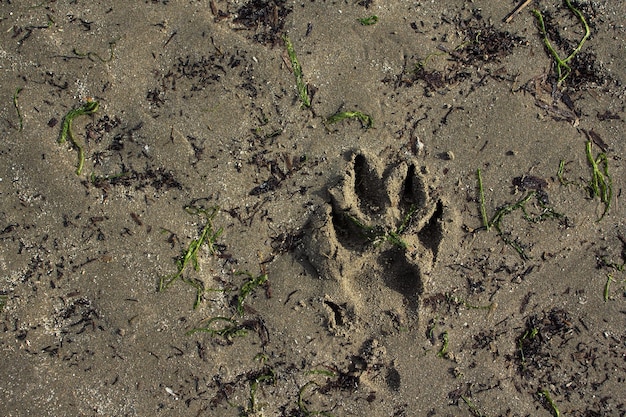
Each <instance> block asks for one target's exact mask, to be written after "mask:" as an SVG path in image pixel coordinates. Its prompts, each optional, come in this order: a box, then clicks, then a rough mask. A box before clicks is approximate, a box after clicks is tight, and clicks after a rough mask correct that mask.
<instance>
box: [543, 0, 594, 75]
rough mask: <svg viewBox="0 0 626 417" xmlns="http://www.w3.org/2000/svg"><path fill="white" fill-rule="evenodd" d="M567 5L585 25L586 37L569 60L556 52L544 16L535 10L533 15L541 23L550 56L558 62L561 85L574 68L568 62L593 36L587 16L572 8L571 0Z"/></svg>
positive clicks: (566, 0)
mask: <svg viewBox="0 0 626 417" xmlns="http://www.w3.org/2000/svg"><path fill="white" fill-rule="evenodd" d="M565 4H566V5H567V7H568V8H569V9H570V10H571V11H572V13H574V14H575V15H576V17H578V19H579V20H580V22H581V23H582V24H583V26H584V28H585V35H584V36H583V38H582V39H581V40H580V42H579V43H578V46H576V48H574V50H573V51H572V53H571V54H569V55H568V56H567V58H565V59H561V57H560V56H559V53H558V52H557V51H556V49H554V46H552V43H551V42H550V39H548V32H547V31H546V25H545V22H544V21H543V15H542V14H541V12H540V11H539V10H533V14H534V15H535V16H536V17H537V22H538V23H539V28H540V29H541V34H542V35H543V43H544V45H545V46H546V48H547V49H548V51H549V52H550V54H551V55H552V57H553V58H554V61H555V62H556V72H557V75H558V81H557V83H558V84H559V85H560V84H561V83H562V82H563V81H565V79H566V78H567V77H568V76H569V75H570V73H571V72H572V68H571V67H570V66H569V65H568V62H569V61H571V60H572V59H573V58H574V57H575V56H576V54H578V53H579V52H580V50H581V49H582V47H583V44H584V43H585V41H586V40H587V38H589V36H590V35H591V29H590V28H589V24H587V20H586V19H585V16H583V14H582V12H581V11H580V10H578V9H577V8H575V7H574V6H572V3H571V2H570V0H565Z"/></svg>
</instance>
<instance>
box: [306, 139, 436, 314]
mask: <svg viewBox="0 0 626 417" xmlns="http://www.w3.org/2000/svg"><path fill="white" fill-rule="evenodd" d="M386 161H387V159H385V160H383V158H381V157H377V156H374V155H371V154H369V153H367V152H364V151H361V152H357V153H354V154H353V155H351V157H350V160H349V162H348V165H347V168H346V170H345V174H344V175H343V176H342V178H341V180H340V181H339V182H338V183H337V184H336V185H334V186H331V187H330V188H329V190H328V193H329V197H330V201H329V204H326V205H324V206H322V207H320V209H318V210H317V212H316V213H315V214H314V216H313V218H312V220H311V224H310V227H311V230H310V233H309V236H308V242H307V247H306V251H307V257H308V259H309V261H310V262H311V264H312V265H313V266H314V267H315V269H316V270H317V272H318V274H319V276H320V277H321V278H323V279H326V280H327V282H328V285H327V288H326V291H328V292H329V293H330V295H327V300H332V301H327V302H326V304H327V305H329V306H331V308H332V306H346V307H342V308H341V309H338V308H335V309H333V310H335V311H334V314H335V315H338V314H339V313H340V311H339V310H342V311H344V312H345V311H348V312H350V311H351V312H353V313H355V314H350V315H351V316H353V317H360V318H363V319H364V320H376V317H374V316H372V314H376V313H375V312H392V313H393V312H400V314H401V315H402V316H405V315H406V316H411V317H415V316H416V315H417V313H418V310H419V306H420V295H421V294H422V292H423V289H424V283H425V281H426V280H427V277H428V274H429V272H430V271H431V269H432V267H433V265H434V264H435V262H436V261H437V255H438V252H439V248H440V245H441V242H442V239H443V236H444V234H445V225H444V220H443V219H444V215H445V214H446V212H447V211H448V210H447V209H446V208H445V204H444V202H443V201H442V200H441V199H437V198H433V196H432V195H430V194H431V192H430V190H429V189H428V187H427V185H426V183H425V179H424V176H423V175H424V174H422V172H421V168H420V167H419V165H418V164H417V162H416V161H415V160H412V159H408V160H405V159H402V160H397V161H394V162H392V163H387V162H386ZM342 314H343V313H342ZM348 314H349V313H348ZM338 319H341V318H340V317H338ZM340 321H343V322H345V321H346V320H345V319H341V320H340ZM348 321H349V319H348Z"/></svg>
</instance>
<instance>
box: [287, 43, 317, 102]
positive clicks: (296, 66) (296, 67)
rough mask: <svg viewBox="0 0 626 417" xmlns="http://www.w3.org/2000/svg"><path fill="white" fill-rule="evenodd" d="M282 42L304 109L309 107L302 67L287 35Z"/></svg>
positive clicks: (309, 100)
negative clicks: (283, 42)
mask: <svg viewBox="0 0 626 417" xmlns="http://www.w3.org/2000/svg"><path fill="white" fill-rule="evenodd" d="M283 41H285V46H286V47H287V55H289V60H290V61H291V68H292V69H293V75H294V76H295V77H296V86H297V87H298V95H299V96H300V101H301V102H302V104H303V105H304V106H305V107H311V99H310V98H309V91H308V90H307V87H306V84H305V83H304V79H303V77H302V67H301V66H300V63H299V62H298V57H297V56H296V51H295V50H294V49H293V44H292V43H291V40H289V37H288V36H287V35H284V36H283Z"/></svg>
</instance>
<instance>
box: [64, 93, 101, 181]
mask: <svg viewBox="0 0 626 417" xmlns="http://www.w3.org/2000/svg"><path fill="white" fill-rule="evenodd" d="M98 107H100V103H99V102H98V101H87V103H85V104H84V105H82V106H81V107H79V108H77V109H73V110H70V111H69V112H68V113H67V114H66V115H65V118H64V119H63V125H62V126H61V136H60V137H59V143H65V142H66V141H67V139H68V138H69V140H70V142H71V143H72V146H73V147H75V148H76V149H77V150H78V167H77V168H76V175H80V174H81V172H82V171H83V165H84V164H85V150H84V149H83V147H82V145H81V144H79V143H78V142H77V141H76V139H75V138H74V134H73V133H72V121H73V120H74V119H75V118H76V117H78V116H82V115H84V114H92V113H95V112H96V111H97V110H98Z"/></svg>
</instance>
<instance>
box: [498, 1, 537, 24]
mask: <svg viewBox="0 0 626 417" xmlns="http://www.w3.org/2000/svg"><path fill="white" fill-rule="evenodd" d="M531 1H532V0H525V1H523V2H522V3H520V4H518V5H517V7H516V8H515V9H513V11H512V12H511V13H509V14H507V15H506V17H505V18H504V19H503V21H504V23H509V22H510V21H511V20H513V18H514V17H515V16H517V15H518V14H519V12H521V11H522V10H524V8H525V7H526V6H528V5H529V4H530V2H531Z"/></svg>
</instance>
